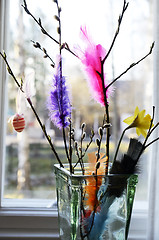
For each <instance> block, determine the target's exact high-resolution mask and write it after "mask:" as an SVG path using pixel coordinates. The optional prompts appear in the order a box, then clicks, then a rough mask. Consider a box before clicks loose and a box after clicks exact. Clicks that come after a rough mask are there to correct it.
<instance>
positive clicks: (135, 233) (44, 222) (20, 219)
mask: <svg viewBox="0 0 159 240" xmlns="http://www.w3.org/2000/svg"><path fill="white" fill-rule="evenodd" d="M134 207H135V208H134V210H133V214H132V219H131V225H130V233H129V238H128V240H145V239H146V226H147V212H148V211H147V204H146V203H145V202H138V203H135V205H134ZM57 216H58V214H57V210H56V208H54V209H53V208H51V209H50V208H48V209H47V208H33V207H32V208H22V207H21V208H20V207H19V208H11V207H10V208H9V207H3V208H1V210H0V239H34V240H35V239H40V240H42V239H59V237H58V236H59V234H58V221H57Z"/></svg>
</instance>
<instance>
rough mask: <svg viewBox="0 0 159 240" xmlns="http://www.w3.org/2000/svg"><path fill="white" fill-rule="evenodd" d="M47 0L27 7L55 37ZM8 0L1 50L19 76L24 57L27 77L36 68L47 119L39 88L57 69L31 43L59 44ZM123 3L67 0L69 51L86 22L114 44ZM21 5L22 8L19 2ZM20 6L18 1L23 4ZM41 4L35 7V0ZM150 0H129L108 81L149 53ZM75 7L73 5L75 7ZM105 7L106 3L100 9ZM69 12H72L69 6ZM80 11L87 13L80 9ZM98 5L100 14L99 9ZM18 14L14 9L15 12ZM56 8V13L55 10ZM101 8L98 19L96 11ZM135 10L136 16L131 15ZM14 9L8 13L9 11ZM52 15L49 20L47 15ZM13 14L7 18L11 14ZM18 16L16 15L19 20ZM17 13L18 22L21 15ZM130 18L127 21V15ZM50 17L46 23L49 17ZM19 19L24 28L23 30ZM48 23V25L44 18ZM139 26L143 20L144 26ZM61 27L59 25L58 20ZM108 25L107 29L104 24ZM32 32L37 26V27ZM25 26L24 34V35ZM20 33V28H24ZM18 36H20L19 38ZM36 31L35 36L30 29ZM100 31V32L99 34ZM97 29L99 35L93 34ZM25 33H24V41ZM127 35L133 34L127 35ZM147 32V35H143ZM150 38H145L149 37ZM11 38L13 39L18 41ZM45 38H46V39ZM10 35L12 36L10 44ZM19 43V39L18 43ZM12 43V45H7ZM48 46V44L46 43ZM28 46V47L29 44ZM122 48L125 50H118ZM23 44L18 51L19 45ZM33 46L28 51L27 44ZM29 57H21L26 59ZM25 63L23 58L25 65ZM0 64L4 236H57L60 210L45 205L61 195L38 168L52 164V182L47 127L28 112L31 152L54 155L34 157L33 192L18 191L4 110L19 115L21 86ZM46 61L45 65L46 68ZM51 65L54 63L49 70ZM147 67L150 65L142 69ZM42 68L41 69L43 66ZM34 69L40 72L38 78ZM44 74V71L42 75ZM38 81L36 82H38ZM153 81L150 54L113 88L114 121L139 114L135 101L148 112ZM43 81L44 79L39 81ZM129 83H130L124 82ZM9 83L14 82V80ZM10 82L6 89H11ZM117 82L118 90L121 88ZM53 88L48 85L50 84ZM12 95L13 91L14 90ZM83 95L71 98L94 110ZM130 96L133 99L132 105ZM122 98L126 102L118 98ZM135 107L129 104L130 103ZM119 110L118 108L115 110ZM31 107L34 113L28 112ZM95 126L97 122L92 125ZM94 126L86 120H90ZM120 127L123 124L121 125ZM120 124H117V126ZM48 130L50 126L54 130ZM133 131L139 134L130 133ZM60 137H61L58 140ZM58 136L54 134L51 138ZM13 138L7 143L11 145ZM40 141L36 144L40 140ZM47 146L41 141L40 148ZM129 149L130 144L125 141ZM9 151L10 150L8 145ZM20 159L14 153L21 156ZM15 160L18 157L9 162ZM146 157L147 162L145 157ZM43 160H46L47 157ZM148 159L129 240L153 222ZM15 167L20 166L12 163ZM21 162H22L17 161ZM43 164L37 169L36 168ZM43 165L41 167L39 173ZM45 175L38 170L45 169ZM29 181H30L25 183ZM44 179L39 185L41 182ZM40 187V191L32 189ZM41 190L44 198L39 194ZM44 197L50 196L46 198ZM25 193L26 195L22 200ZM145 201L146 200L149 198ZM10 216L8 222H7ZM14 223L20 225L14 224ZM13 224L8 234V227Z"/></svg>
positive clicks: (0, 222)
mask: <svg viewBox="0 0 159 240" xmlns="http://www.w3.org/2000/svg"><path fill="white" fill-rule="evenodd" d="M42 2H43V1H39V0H38V4H37V1H35V0H34V3H33V2H32V1H29V0H28V1H27V3H28V7H29V9H30V11H34V10H35V14H37V18H38V17H39V15H40V16H41V19H42V21H44V24H46V26H48V28H50V30H51V31H53V35H54V34H55V33H56V28H54V23H53V20H52V17H51V18H50V19H51V20H50V21H51V24H50V25H47V24H48V23H49V20H47V19H49V16H48V12H47V11H48V8H47V5H49V8H50V9H52V10H51V16H52V15H54V14H56V9H55V8H54V7H53V3H52V1H45V7H46V8H44V5H43V3H42ZM90 2H91V11H89V12H90V15H89V17H88V9H89V8H90V6H89V4H90ZM8 3H9V1H3V0H1V1H0V4H1V8H0V9H1V26H0V31H1V35H0V36H1V39H0V41H1V42H0V43H1V49H7V51H6V52H8V51H9V52H8V53H7V55H8V58H9V59H10V63H11V65H12V64H13V63H14V70H15V73H16V74H17V75H18V74H19V73H20V74H22V68H23V65H20V64H21V62H22V61H24V62H26V65H27V66H26V67H25V69H24V72H25V75H27V74H28V75H29V74H30V72H32V74H31V75H29V77H32V78H33V79H35V85H36V91H37V92H36V97H37V96H38V98H35V101H36V103H38V102H39V105H38V104H37V105H36V107H37V111H38V112H40V114H41V117H42V118H43V119H44V121H45V120H46V119H47V113H46V111H45V107H44V109H43V110H41V106H42V105H43V104H42V102H44V98H42V97H43V95H42V94H41V89H43V87H44V85H45V84H44V82H43V79H44V78H45V83H46V85H48V86H49V81H50V76H51V74H53V71H52V70H51V71H50V70H49V69H50V64H48V61H47V60H46V64H45V63H43V62H40V61H39V59H40V58H41V56H42V55H41V52H40V51H39V50H38V49H33V48H32V44H31V43H30V40H34V41H39V42H40V43H41V42H42V41H43V40H44V41H43V42H42V47H45V46H49V45H50V44H51V46H52V47H53V50H54V52H56V51H57V46H56V45H55V44H53V43H50V42H49V44H48V42H46V40H45V39H43V35H41V34H40V31H38V30H39V29H38V27H37V26H36V25H35V23H34V22H33V21H32V20H31V19H30V17H29V16H28V15H26V13H23V14H24V16H23V24H22V15H21V14H22V12H21V10H19V9H18V8H19V5H20V4H19V3H18V1H15V0H14V1H10V6H11V7H10V10H9V8H8V6H9V5H8ZM122 3H123V1H119V0H113V1H109V2H107V1H101V5H100V4H97V3H96V1H88V5H86V1H80V3H79V4H77V3H75V1H73V0H72V1H71V0H68V2H66V1H65V3H63V6H62V10H63V15H62V18H63V20H64V21H63V31H64V32H63V39H64V41H66V42H68V43H69V46H70V48H71V49H72V48H73V45H74V44H75V43H76V41H77V39H78V36H79V35H78V34H79V28H80V25H81V24H84V23H85V22H87V23H88V25H89V28H90V33H92V36H93V37H94V38H95V41H97V42H101V44H103V46H108V47H109V45H110V43H111V40H112V35H113V33H114V31H115V30H116V24H117V18H118V15H119V13H120V11H121V6H122ZM16 4H17V5H16ZM18 4H19V5H18ZM34 4H35V5H34ZM150 4H151V2H148V1H146V0H143V1H139V0H136V1H133V2H131V3H130V5H131V6H130V8H129V9H128V12H127V13H126V16H125V19H124V21H123V24H122V29H121V33H120V36H119V38H118V40H117V43H116V45H115V48H114V54H113V56H112V57H111V59H110V63H109V64H106V68H107V69H108V71H106V72H108V78H110V79H111V78H112V77H113V75H119V74H120V73H121V72H122V71H123V70H125V67H128V64H131V63H132V62H134V61H136V60H138V58H140V57H141V56H143V55H144V54H145V53H147V51H148V50H149V45H150V44H151V42H152V41H153V40H152V12H151V11H152V10H151V5H150ZM37 5H38V6H39V10H40V11H42V10H41V9H43V10H44V11H43V12H40V13H38V12H37ZM70 6H71V7H70ZM101 6H102V7H101ZM68 8H69V9H71V11H70V12H69V11H68ZM17 9H18V11H17V12H18V15H17V14H15V12H16V10H17ZM65 9H67V10H65ZM80 9H81V10H80ZM97 9H98V11H97ZM14 11H15V12H14ZM54 11H55V13H54ZM80 11H82V19H81V12H80ZM98 12H99V13H100V14H99V16H98V17H96V16H97V13H98ZM132 12H133V13H134V12H135V13H136V14H135V15H134V14H133V15H132V14H131V13H132ZM77 13H78V14H79V16H80V18H77ZM8 14H10V15H8ZM46 15H47V18H46ZM7 16H9V17H7ZM14 17H15V20H14ZM16 17H17V19H16ZM126 18H127V20H126ZM7 19H11V21H10V22H9V21H7ZM43 19H44V20H43ZM17 21H19V22H18V24H19V25H18V27H17V25H16V24H17ZM45 21H46V22H45ZM139 23H140V24H139ZM5 24H8V25H10V26H12V27H10V30H9V31H8V34H7V31H6V30H7V29H8V28H7V27H6V25H5ZM55 24H56V22H55ZM106 26H107V27H106ZM24 28H25V32H23V29H24ZM31 28H32V29H34V30H33V31H32V29H31ZM18 31H19V32H18ZM20 31H21V32H20ZM16 33H17V35H16ZM32 33H33V36H31V34H32ZM94 33H96V34H94ZM93 34H94V35H93ZM19 36H20V38H19ZM126 36H127V37H126ZM141 36H142V38H141ZM143 36H144V37H143ZM12 38H13V39H12ZM40 38H41V39H40ZM6 39H8V41H6ZM18 41H19V42H18ZM25 41H26V45H27V49H24V48H23V47H24V46H23V42H25ZM7 42H8V45H7V44H6V43H7ZM15 42H16V46H15V45H14V46H13V43H15ZM123 42H124V44H123ZM43 44H44V46H43ZM28 46H29V47H28ZM118 46H120V49H119V47H118ZM18 48H19V50H18ZM29 48H30V49H29ZM12 49H15V51H11V50H12ZM26 50H27V56H26V58H25V59H23V57H24V56H23V53H24V52H26ZM18 51H23V52H21V53H20V54H19V56H18V58H17V59H16V60H15V55H16V54H15V53H17V54H18ZM22 56H23V57H22ZM65 57H66V58H68V59H69V62H70V65H69V66H67V64H65V65H66V66H67V67H65V69H64V71H65V73H66V75H67V76H69V78H70V79H71V82H72V84H73V86H72V88H73V89H74V88H75V85H76V81H77V73H78V76H79V75H80V79H78V80H79V81H81V82H82V83H83V79H84V75H83V73H82V72H81V70H80V69H79V68H77V65H78V63H77V62H76V60H74V59H72V56H70V55H69V54H68V53H64V58H65ZM53 59H55V56H54V54H53ZM19 60H20V61H21V62H19ZM0 63H1V68H2V69H3V71H1V82H0V91H1V99H0V101H1V102H0V103H1V105H0V110H1V115H0V124H1V129H3V134H1V136H0V150H1V153H2V154H1V156H0V157H1V165H0V166H1V168H0V169H1V172H0V176H1V178H0V180H1V181H0V184H1V186H2V188H1V192H0V194H1V195H0V196H1V211H0V238H4V237H20V236H21V237H23V236H26V237H28V238H29V237H32V238H36V237H37V238H38V237H39V236H40V237H41V238H42V237H44V239H47V238H48V239H49V238H53V239H56V238H57V236H58V233H57V212H56V209H55V208H47V207H48V206H49V205H52V204H53V202H52V199H54V198H55V196H54V195H53V194H52V189H53V184H52V181H51V180H50V182H51V183H50V182H49V183H48V182H46V176H43V175H42V172H40V167H41V169H43V168H44V167H46V172H47V171H48V168H49V174H50V179H52V164H53V162H52V156H51V153H50V152H49V153H48V149H47V150H46V142H45V140H44V139H43V136H41V135H40V134H41V132H40V131H39V130H38V128H37V126H36V123H35V122H34V118H33V116H29V119H31V120H32V121H31V122H29V123H28V125H29V127H28V132H29V131H30V132H29V141H31V143H32V142H34V144H30V146H31V147H32V153H30V154H32V156H35V155H36V158H37V157H39V158H42V155H44V154H45V153H46V152H45V151H47V155H48V160H47V164H46V165H45V166H44V165H41V166H40V161H39V163H35V161H37V159H36V158H35V159H32V162H30V163H29V164H32V165H31V173H30V175H29V176H28V177H29V178H28V185H29V184H30V181H31V188H28V189H27V190H25V191H24V190H23V191H21V192H16V189H17V185H16V184H15V183H16V181H17V174H16V173H17V172H16V171H15V169H16V168H18V162H17V154H18V151H17V146H18V145H17V136H16V135H15V133H14V134H10V133H8V130H7V129H6V125H7V124H6V123H7V121H6V115H7V118H8V117H9V115H12V114H13V110H14V111H16V109H15V105H16V104H15V98H14V96H12V95H11V93H16V88H15V87H14V86H13V85H14V84H12V82H11V79H10V78H8V77H6V74H5V70H4V69H5V65H4V63H3V62H2V61H0ZM73 63H74V66H73V67H72V64H73ZM44 64H45V65H44ZM19 66H21V69H20V71H19V69H18V68H19ZM48 66H49V67H48ZM143 68H144V70H143ZM41 69H43V71H41ZM35 74H36V76H35ZM38 74H39V75H38ZM6 78H8V82H7V81H6ZM37 79H38V81H36V80H37ZM149 79H152V58H151V57H150V58H149V59H147V60H146V61H145V62H144V63H142V64H141V65H139V66H137V67H136V68H135V69H133V70H131V72H129V73H128V74H127V75H125V76H124V77H123V78H122V79H121V80H120V81H119V82H117V84H116V86H115V91H116V94H114V93H112V101H113V108H112V110H111V117H112V119H114V116H115V117H116V118H117V119H118V117H119V116H121V119H120V123H121V122H122V121H121V120H122V119H124V117H125V115H126V114H127V113H128V114H131V113H132V112H133V111H134V108H135V107H136V105H138V104H139V107H140V108H146V110H147V111H148V112H151V102H152V99H151V96H152V94H151V91H149V89H152V81H149ZM39 80H40V83H39ZM126 82H127V84H126ZM8 84H9V85H8ZM6 86H7V87H6ZM142 86H144V90H143V92H144V93H145V95H144V94H141V92H140V90H139V89H141V87H142ZM118 87H119V90H118ZM131 87H132V89H134V93H133V94H132V95H131V96H130V99H128V100H127V96H126V95H125V96H124V94H123V93H125V92H128V89H130V88H131ZM4 89H6V90H7V91H8V89H9V91H10V92H9V93H8V99H9V103H8V109H9V110H10V111H9V115H8V111H7V110H6V107H5V108H4V106H6V102H8V101H7V99H6V96H7V91H6V92H5V91H4ZM46 91H47V88H46ZM13 95H14V94H13ZM78 97H79V98H78V99H77V100H76V99H75V96H74V95H73V96H72V98H73V99H74V101H75V104H76V106H77V108H78V107H80V106H81V105H82V104H78V103H79V102H80V103H84V104H83V105H87V107H88V108H89V107H90V105H91V107H92V105H93V106H94V105H95V103H94V102H92V101H90V96H89V97H88V98H87V99H86V101H85V102H82V101H83V99H82V98H80V96H78ZM127 101H129V102H127ZM119 102H120V103H121V104H120V105H119V104H118V103H119ZM95 106H96V107H97V114H96V115H95V116H93V118H94V122H93V125H94V128H97V126H98V122H99V121H100V117H99V116H100V113H101V109H99V107H98V106H97V105H95ZM127 106H129V109H128V108H127ZM113 109H115V111H113ZM27 111H28V112H30V111H29V110H27ZM85 111H86V110H85V108H84V109H82V108H81V109H80V112H76V113H75V122H76V126H77V127H78V126H79V122H81V121H82V120H83V119H82V118H84V117H83V116H81V114H80V113H81V112H85ZM45 124H48V125H47V126H48V127H50V123H49V122H46V121H45ZM89 124H90V125H91V124H92V122H90V123H89ZM89 124H88V125H89ZM117 126H119V125H117ZM122 128H123V126H122V125H120V131H121V130H122ZM117 129H118V128H117ZM50 130H52V129H51V128H50ZM33 131H34V132H36V133H37V136H36V139H35V135H34V139H33V136H32V135H31V134H32V132H33ZM51 132H52V134H55V140H56V143H57V145H58V143H60V141H59V139H60V133H59V132H57V130H55V128H53V131H51ZM116 134H117V135H118V134H119V132H118V131H116V133H112V136H113V137H112V138H113V140H114V142H115V141H116V137H115V136H116ZM130 134H133V132H132V133H130ZM57 136H59V138H58V137H57ZM53 137H54V135H53ZM39 142H41V144H43V145H44V148H43V150H42V152H41V154H42V155H40V156H39V155H38V154H37V153H36V154H35V152H36V151H37V149H38V150H39V145H38V144H39ZM6 143H7V148H6V145H5V144H6ZM35 143H36V144H35ZM41 146H42V145H40V149H42V148H41ZM123 148H124V146H123ZM5 149H6V150H5ZM15 156H16V157H15ZM146 156H148V154H145V156H144V157H145V158H146ZM11 158H12V159H11ZM144 161H145V160H144ZM42 162H43V161H42ZM145 162H146V164H144V168H145V169H144V170H143V175H142V176H141V177H140V179H139V182H140V184H139V186H138V190H137V194H136V201H135V209H134V211H133V218H132V223H131V230H130V239H140V236H141V239H143V237H146V231H145V230H146V229H145V226H146V220H147V214H148V212H147V210H148V192H147V191H146V189H147V185H148V178H147V173H148V172H149V171H148V166H149V163H148V160H147V158H146V161H145ZM13 164H15V165H14V166H13ZM19 164H20V163H19ZM37 165H39V166H37ZM37 169H39V170H38V172H37ZM19 170H21V171H19V175H18V176H19V188H21V189H22V188H23V183H24V181H23V176H22V175H21V174H22V169H20V168H19ZM39 172H40V173H39ZM42 181H43V182H44V184H43V188H41V182H42ZM26 182H27V181H26ZM38 182H39V183H40V184H39V186H38ZM32 189H34V191H32ZM41 192H42V195H41ZM43 196H45V197H46V196H47V197H46V198H44V197H43ZM20 197H22V199H20ZM145 199H146V201H145ZM6 218H7V219H8V220H7V224H6ZM13 222H14V225H13ZM6 229H7V231H6Z"/></svg>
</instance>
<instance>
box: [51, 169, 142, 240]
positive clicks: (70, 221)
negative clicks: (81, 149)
mask: <svg viewBox="0 0 159 240" xmlns="http://www.w3.org/2000/svg"><path fill="white" fill-rule="evenodd" d="M85 167H86V168H87V166H85ZM55 176H56V188H57V203H58V220H59V229H60V239H61V240H80V239H82V240H98V239H99V240H116V239H117V240H126V239H127V237H128V231H129V224H130V219H131V212H132V207H133V200H134V196H135V190H136V184H137V179H138V177H137V175H107V176H105V175H99V176H95V175H82V172H81V170H80V168H76V170H75V172H74V174H70V172H69V167H68V166H67V165H66V166H65V168H60V166H59V165H55Z"/></svg>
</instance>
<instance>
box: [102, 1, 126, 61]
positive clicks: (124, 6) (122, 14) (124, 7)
mask: <svg viewBox="0 0 159 240" xmlns="http://www.w3.org/2000/svg"><path fill="white" fill-rule="evenodd" d="M128 5H129V3H127V2H126V0H124V4H123V9H122V13H121V15H120V16H119V19H118V27H117V30H116V32H115V35H114V38H113V41H112V43H111V46H110V48H109V50H108V52H107V54H106V56H105V57H104V59H103V60H102V62H103V63H104V62H105V60H106V59H107V58H108V56H109V54H110V53H111V51H112V48H113V46H114V44H115V41H116V38H117V36H118V34H119V31H120V26H121V23H122V20H123V16H124V13H125V11H126V9H127V8H128Z"/></svg>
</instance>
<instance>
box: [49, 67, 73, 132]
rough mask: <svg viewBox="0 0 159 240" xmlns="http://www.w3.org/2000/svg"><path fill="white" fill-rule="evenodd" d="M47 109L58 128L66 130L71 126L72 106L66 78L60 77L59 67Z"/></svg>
mask: <svg viewBox="0 0 159 240" xmlns="http://www.w3.org/2000/svg"><path fill="white" fill-rule="evenodd" d="M47 108H48V110H49V117H50V119H51V121H52V122H53V123H54V124H55V125H56V126H57V127H58V128H60V129H61V128H65V127H67V126H68V125H69V121H68V118H70V117H71V105H70V100H69V96H68V88H67V86H66V79H65V77H64V76H62V77H61V76H60V67H59V66H58V68H57V73H56V74H55V75H54V78H53V85H52V89H51V91H50V94H49V97H48V102H47Z"/></svg>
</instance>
